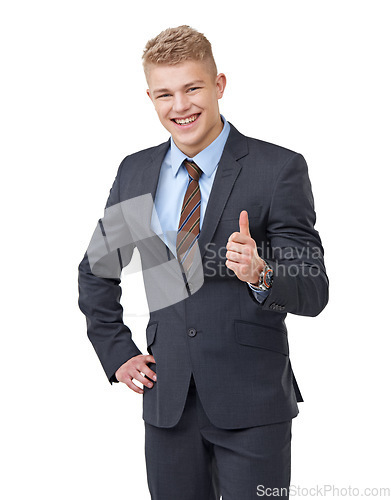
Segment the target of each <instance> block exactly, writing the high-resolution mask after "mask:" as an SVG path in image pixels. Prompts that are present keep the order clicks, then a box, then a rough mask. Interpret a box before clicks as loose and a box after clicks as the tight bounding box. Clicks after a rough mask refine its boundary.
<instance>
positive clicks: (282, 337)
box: [235, 320, 289, 356]
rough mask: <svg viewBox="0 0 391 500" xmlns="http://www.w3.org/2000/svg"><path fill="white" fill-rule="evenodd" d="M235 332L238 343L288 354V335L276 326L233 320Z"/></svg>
mask: <svg viewBox="0 0 391 500" xmlns="http://www.w3.org/2000/svg"><path fill="white" fill-rule="evenodd" d="M235 333H236V340H237V342H238V343H239V344H242V345H248V346H252V347H259V348H261V349H268V350H270V351H275V352H279V353H281V354H285V356H288V354H289V346H288V337H287V335H286V334H285V333H284V332H283V331H282V330H278V329H277V328H273V327H270V326H266V325H260V324H259V323H249V322H247V321H241V320H235Z"/></svg>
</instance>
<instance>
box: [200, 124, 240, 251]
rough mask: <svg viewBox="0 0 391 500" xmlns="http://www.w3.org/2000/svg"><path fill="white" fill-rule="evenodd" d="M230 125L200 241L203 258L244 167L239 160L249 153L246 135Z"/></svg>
mask: <svg viewBox="0 0 391 500" xmlns="http://www.w3.org/2000/svg"><path fill="white" fill-rule="evenodd" d="M230 127H231V129H230V133H229V136H228V139H227V142H226V145H225V148H224V151H223V154H222V156H221V159H220V162H219V165H218V167H217V172H216V175H215V178H214V181H213V186H212V190H211V193H210V196H209V200H208V205H207V207H206V211H205V217H204V220H203V223H202V229H201V232H200V237H199V241H198V245H199V248H200V253H201V259H202V258H203V256H204V254H205V251H206V245H207V244H208V243H210V242H211V241H212V238H213V235H214V233H215V231H216V229H217V226H218V223H219V221H220V219H221V216H222V214H223V212H224V207H225V205H226V203H227V201H228V198H229V195H230V194H231V191H232V189H233V187H234V184H235V181H236V179H237V177H238V175H239V173H240V171H241V169H242V167H241V165H240V163H239V162H238V160H239V159H240V158H243V157H244V156H246V155H247V154H248V148H247V140H246V137H245V136H244V135H242V134H241V133H240V132H238V131H237V130H236V128H235V127H234V126H233V125H232V124H231V123H230ZM238 224H239V222H238Z"/></svg>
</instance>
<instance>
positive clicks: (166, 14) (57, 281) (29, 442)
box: [0, 0, 391, 500]
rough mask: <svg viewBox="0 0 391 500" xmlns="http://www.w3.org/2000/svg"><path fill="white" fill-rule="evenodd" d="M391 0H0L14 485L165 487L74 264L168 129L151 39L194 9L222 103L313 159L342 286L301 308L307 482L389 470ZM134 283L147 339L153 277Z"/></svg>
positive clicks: (7, 380)
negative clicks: (148, 47)
mask: <svg viewBox="0 0 391 500" xmlns="http://www.w3.org/2000/svg"><path fill="white" fill-rule="evenodd" d="M387 4H388V2H386V1H384V2H382V1H376V0H375V1H371V2H369V1H368V2H362V1H357V0H356V1H354V2H353V1H341V0H340V1H330V0H329V1H327V2H326V1H314V0H306V1H304V0H296V1H291V0H289V1H275V2H271V1H267V2H266V1H259V0H258V1H248V0H242V1H240V2H232V3H227V2H211V1H210V0H209V1H207V2H206V1H201V0H198V1H196V2H175V1H171V2H170V1H166V2H164V1H159V2H155V1H149V2H148V3H145V4H142V3H141V2H131V1H130V0H128V1H116V0H113V1H111V2H107V1H105V2H103V1H99V0H95V1H83V0H78V1H77V2H76V1H72V0H68V1H67V2H65V1H63V2H61V1H42V0H41V1H40V0H36V1H34V2H27V1H14V2H12V3H11V2H7V3H6V2H4V3H2V7H1V15H0V18H1V21H0V23H1V25H0V37H1V40H0V42H1V47H2V55H1V70H2V77H1V86H2V90H1V94H0V98H1V143H2V146H1V176H2V182H1V191H2V196H1V204H2V210H1V214H2V222H1V226H2V246H1V247H2V248H1V250H2V255H3V257H2V268H1V270H2V291H3V293H2V300H1V305H2V321H1V325H2V328H1V330H2V331H1V336H2V340H1V354H0V355H1V383H2V396H1V404H2V411H1V419H2V424H1V432H2V434H3V435H2V437H1V454H2V455H3V456H4V458H5V462H4V463H3V468H2V474H3V475H4V477H3V479H2V480H1V483H0V484H1V485H0V488H1V490H4V491H2V492H1V493H2V498H5V499H7V500H13V499H27V498H37V499H38V498H39V499H40V500H47V499H50V500H52V499H56V500H62V499H70V498H73V499H76V500H78V499H94V500H101V499H102V500H103V499H105V500H106V499H108V498H109V499H115V498H135V499H137V500H145V499H148V498H149V494H148V489H147V482H146V473H145V462H144V436H143V432H144V426H143V421H142V419H141V405H142V396H140V395H138V394H135V393H133V392H132V391H130V390H129V389H128V388H127V387H126V386H124V385H123V384H116V385H115V386H111V385H110V384H109V383H108V381H107V379H106V377H105V374H104V372H103V369H102V368H101V366H100V363H99V360H98V358H97V357H96V355H95V352H94V350H93V348H92V346H91V344H90V342H89V340H88V339H87V336H86V327H85V319H84V317H83V315H82V314H81V312H80V311H79V309H78V306H77V265H78V263H79V262H80V260H81V258H82V256H83V253H84V251H85V249H86V248H87V245H88V243H89V240H90V237H91V234H92V231H93V230H94V228H95V224H96V221H97V219H98V218H99V217H101V216H102V215H103V208H104V205H105V202H106V198H107V196H108V192H109V189H110V187H111V184H112V181H113V179H114V176H115V174H116V170H117V167H118V165H119V163H120V162H121V160H122V159H123V157H124V156H126V155H127V154H130V153H132V152H135V151H137V150H139V149H142V148H145V147H149V146H153V145H156V144H158V143H161V142H163V141H165V140H166V139H167V138H168V134H167V132H166V131H165V130H164V129H163V128H162V126H161V125H160V122H159V121H158V119H157V117H156V115H155V111H154V109H153V107H152V104H151V103H150V101H149V99H148V97H147V95H146V93H145V89H146V84H145V81H144V75H143V72H142V67H141V54H142V51H143V47H144V45H145V42H146V41H147V40H148V39H150V38H152V37H153V36H155V35H156V34H157V33H159V32H160V31H162V30H163V29H165V28H167V27H170V26H171V27H172V26H178V25H180V24H190V25H191V26H192V27H194V28H196V29H198V30H199V31H201V32H203V33H205V34H206V36H207V37H208V38H209V39H210V41H211V42H212V46H213V48H214V54H215V58H216V61H217V65H218V70H219V71H221V72H224V73H225V74H226V75H227V79H228V85H227V88H226V93H225V96H224V98H223V100H222V101H220V106H221V107H220V109H221V112H222V113H223V114H224V115H225V117H226V118H227V119H228V120H230V121H231V122H232V123H233V124H234V125H235V126H236V127H237V128H238V129H239V130H240V131H241V132H242V133H244V134H247V135H250V136H253V137H257V138H261V139H264V140H266V141H269V142H274V143H277V144H280V145H282V146H285V147H288V148H290V149H293V150H295V151H298V152H300V153H302V154H303V155H304V156H305V158H306V160H307V162H308V165H309V171H310V178H311V181H312V186H313V192H314V196H315V208H316V212H317V216H318V220H317V226H316V227H317V229H318V230H319V232H320V235H321V237H322V241H323V244H324V248H325V260H326V267H327V271H328V275H329V278H330V302H329V305H328V306H327V308H326V309H325V310H324V312H323V313H322V314H321V315H320V316H318V317H316V318H304V317H294V316H292V315H289V317H288V318H287V325H288V330H289V338H290V347H291V358H292V364H293V367H294V369H295V373H296V377H297V379H298V382H299V385H300V388H301V390H302V392H303V396H304V399H305V403H303V404H301V405H300V415H299V417H298V418H296V419H295V420H294V422H293V441H292V445H293V457H292V485H296V486H300V487H302V488H310V487H312V486H315V485H317V484H318V485H324V484H329V485H334V486H335V487H338V488H345V487H348V486H349V485H350V486H352V487H357V488H364V487H377V488H379V487H391V482H390V480H389V470H390V463H389V450H390V444H391V443H390V431H389V423H387V422H389V415H390V411H389V408H390V406H389V396H390V388H389V382H390V369H389V349H390V341H389V335H390V327H389V320H388V312H389V307H390V305H389V302H388V301H389V294H388V292H389V288H390V283H389V280H390V271H389V262H390V258H389V255H388V250H389V235H388V231H389V229H387V228H389V221H388V214H389V202H390V194H389V177H388V170H389V168H390V160H389V156H390V155H389V140H390V127H389V121H390V98H389V95H390V93H389V89H390V88H391V82H390V76H389V72H388V70H389V47H390V34H389V33H390V29H389V17H388V16H387ZM126 285H127V287H126V288H127V289H126V291H125V292H124V305H125V310H126V321H127V322H128V324H129V325H130V326H131V328H132V331H133V335H134V339H135V341H136V343H137V344H138V346H139V347H140V348H141V349H142V350H143V352H146V351H145V330H144V327H145V325H146V321H147V307H146V302H145V297H144V295H143V294H144V292H143V289H142V288H140V287H141V286H142V285H141V280H140V276H137V275H136V276H135V275H133V276H132V280H131V281H127V282H126ZM140 290H141V291H140ZM243 369H245V367H243ZM329 496H331V494H330V495H329ZM348 497H349V496H345V498H348ZM173 500H174V499H173ZM200 500H202V499H200ZM238 500H239V499H238Z"/></svg>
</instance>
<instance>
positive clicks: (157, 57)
mask: <svg viewBox="0 0 391 500" xmlns="http://www.w3.org/2000/svg"><path fill="white" fill-rule="evenodd" d="M142 60H143V67H144V72H145V76H146V77H148V69H149V66H150V65H152V64H169V65H174V64H178V63H181V62H183V61H188V60H192V61H205V62H206V63H207V64H208V66H209V69H210V71H211V74H212V75H213V77H215V76H217V67H216V63H215V60H214V57H213V53H212V46H211V44H210V42H209V40H208V39H207V38H206V37H205V35H204V34H203V33H199V32H198V31H196V30H195V29H193V28H190V26H187V25H182V26H178V27H177V28H168V29H166V30H164V31H162V32H161V33H159V35H157V36H156V37H155V38H152V39H151V40H149V41H148V42H147V44H146V46H145V49H144V53H143V56H142Z"/></svg>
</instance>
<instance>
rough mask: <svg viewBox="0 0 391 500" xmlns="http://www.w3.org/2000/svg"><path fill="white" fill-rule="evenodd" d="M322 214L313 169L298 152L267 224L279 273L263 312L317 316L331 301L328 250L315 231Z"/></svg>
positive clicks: (280, 181)
mask: <svg viewBox="0 0 391 500" xmlns="http://www.w3.org/2000/svg"><path fill="white" fill-rule="evenodd" d="M315 222H316V214H315V209H314V199H313V195H312V189H311V183H310V179H309V176H308V167H307V163H306V161H305V159H304V158H303V156H302V155H300V154H298V153H295V154H294V155H293V156H292V157H290V158H289V159H288V161H287V162H286V163H285V165H284V166H283V167H282V169H281V171H280V173H279V175H278V177H277V179H276V183H275V185H274V189H273V195H272V199H271V204H270V211H269V217H268V223H267V239H268V247H267V252H266V253H267V255H265V256H264V258H265V259H266V260H267V262H268V263H269V265H270V266H271V267H272V268H273V270H274V277H273V286H272V288H271V290H270V294H269V295H268V297H267V298H266V300H265V301H264V302H263V304H262V305H261V306H260V307H262V309H263V310H271V311H275V312H281V313H287V312H290V313H293V314H298V315H302V316H316V315H318V314H319V313H320V312H321V311H322V310H323V309H324V307H325V306H326V304H327V302H328V284H329V282H328V277H327V274H326V269H325V265H324V258H323V257H324V250H323V247H322V242H321V239H320V237H319V234H318V232H317V231H316V230H315V228H314V226H315Z"/></svg>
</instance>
